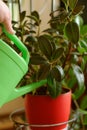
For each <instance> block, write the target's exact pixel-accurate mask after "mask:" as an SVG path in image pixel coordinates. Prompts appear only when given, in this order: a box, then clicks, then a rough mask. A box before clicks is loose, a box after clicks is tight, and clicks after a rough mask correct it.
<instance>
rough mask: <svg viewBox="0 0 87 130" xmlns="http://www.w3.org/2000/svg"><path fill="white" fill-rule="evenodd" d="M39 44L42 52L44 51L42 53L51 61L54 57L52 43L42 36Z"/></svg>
mask: <svg viewBox="0 0 87 130" xmlns="http://www.w3.org/2000/svg"><path fill="white" fill-rule="evenodd" d="M38 43H39V47H40V50H41V51H42V53H43V54H44V55H45V56H46V57H47V58H48V59H50V58H51V56H52V49H53V48H52V45H51V43H50V41H49V40H48V39H47V38H46V37H44V36H40V37H39V39H38Z"/></svg>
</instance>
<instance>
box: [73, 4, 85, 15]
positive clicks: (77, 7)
mask: <svg viewBox="0 0 87 130" xmlns="http://www.w3.org/2000/svg"><path fill="white" fill-rule="evenodd" d="M83 9H84V5H78V6H76V7H75V8H74V10H73V12H72V13H73V14H74V15H77V14H80V13H81V12H82V11H83Z"/></svg>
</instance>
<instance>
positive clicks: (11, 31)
mask: <svg viewBox="0 0 87 130" xmlns="http://www.w3.org/2000/svg"><path fill="white" fill-rule="evenodd" d="M3 25H4V27H5V29H6V30H7V31H8V32H9V33H10V34H14V33H15V31H14V30H13V28H12V24H11V21H9V20H6V21H4V22H3Z"/></svg>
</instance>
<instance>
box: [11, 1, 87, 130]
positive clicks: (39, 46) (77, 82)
mask: <svg viewBox="0 0 87 130" xmlns="http://www.w3.org/2000/svg"><path fill="white" fill-rule="evenodd" d="M62 2H63V4H64V7H60V8H58V10H56V11H54V12H51V13H50V20H49V21H48V24H47V25H49V27H48V28H45V29H44V30H43V31H40V26H41V19H40V16H39V13H38V12H37V11H33V12H32V13H31V15H28V16H27V15H26V11H23V12H21V13H20V20H19V21H13V27H14V29H15V30H16V35H17V36H18V37H20V39H21V40H22V42H23V43H24V44H25V45H26V46H27V48H28V49H29V52H30V55H31V58H30V64H29V71H28V73H27V75H25V77H24V78H23V80H22V82H21V84H29V83H30V82H35V81H38V80H41V79H45V78H47V80H48V84H47V85H45V86H42V87H40V88H38V89H37V90H35V91H34V92H32V94H39V95H41V94H42V95H43V94H49V95H50V96H51V97H52V98H56V97H57V96H58V95H60V94H61V93H63V91H64V88H69V89H71V90H72V99H73V103H72V111H73V110H74V111H75V112H76V113H77V110H78V111H79V113H82V115H80V118H79V119H80V120H79V125H78V128H77V129H79V128H80V127H83V128H84V129H85V127H86V125H87V120H86V119H85V120H84V114H85V118H86V114H87V111H86V109H87V105H86V104H87V103H86V102H87V95H86V94H85V90H86V82H85V78H86V77H85V75H87V74H86V71H87V69H86V66H87V25H84V21H83V19H82V18H81V16H80V15H81V13H82V11H83V9H84V6H83V5H78V0H62ZM56 14H58V15H56ZM16 25H18V26H16ZM77 124H78V123H76V124H75V125H74V126H72V127H74V128H73V129H74V130H75V127H77Z"/></svg>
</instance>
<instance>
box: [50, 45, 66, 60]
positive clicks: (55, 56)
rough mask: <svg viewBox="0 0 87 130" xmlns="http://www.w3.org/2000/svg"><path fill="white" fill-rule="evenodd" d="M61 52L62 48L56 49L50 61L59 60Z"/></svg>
mask: <svg viewBox="0 0 87 130" xmlns="http://www.w3.org/2000/svg"><path fill="white" fill-rule="evenodd" d="M63 52H64V48H63V47H59V48H57V49H56V50H55V51H54V53H53V55H52V59H53V60H56V59H59V58H60V57H61V56H62V55H63Z"/></svg>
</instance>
